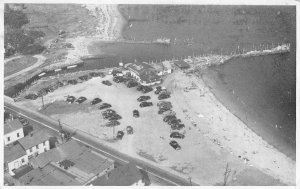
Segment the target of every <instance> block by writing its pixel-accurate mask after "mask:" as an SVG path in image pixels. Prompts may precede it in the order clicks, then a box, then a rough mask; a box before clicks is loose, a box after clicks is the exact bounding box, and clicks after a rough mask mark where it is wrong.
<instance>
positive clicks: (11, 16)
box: [4, 4, 29, 28]
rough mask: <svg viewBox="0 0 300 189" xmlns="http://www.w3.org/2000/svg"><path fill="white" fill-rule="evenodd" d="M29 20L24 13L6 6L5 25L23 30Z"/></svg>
mask: <svg viewBox="0 0 300 189" xmlns="http://www.w3.org/2000/svg"><path fill="white" fill-rule="evenodd" d="M28 23H29V20H28V18H27V16H26V14H24V13H23V12H22V11H20V10H13V9H11V8H9V6H8V5H7V4H6V5H5V9H4V25H8V26H10V27H12V28H21V27H22V26H23V25H25V24H28Z"/></svg>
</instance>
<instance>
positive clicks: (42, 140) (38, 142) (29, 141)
mask: <svg viewBox="0 0 300 189" xmlns="http://www.w3.org/2000/svg"><path fill="white" fill-rule="evenodd" d="M19 143H20V144H21V146H22V147H23V148H24V150H25V151H26V154H27V155H28V158H31V157H33V156H37V155H38V154H41V153H43V152H46V151H48V150H50V144H49V137H48V134H47V133H46V132H45V131H44V130H39V131H37V132H34V133H30V134H29V135H27V136H26V137H24V138H21V139H20V140H19Z"/></svg>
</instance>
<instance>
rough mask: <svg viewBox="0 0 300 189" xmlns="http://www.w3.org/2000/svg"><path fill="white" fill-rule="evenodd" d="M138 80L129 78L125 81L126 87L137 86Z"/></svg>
mask: <svg viewBox="0 0 300 189" xmlns="http://www.w3.org/2000/svg"><path fill="white" fill-rule="evenodd" d="M138 84H139V83H138V82H136V81H135V80H129V81H128V82H127V87H128V88H131V87H136V86H138Z"/></svg>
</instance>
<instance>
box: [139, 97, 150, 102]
mask: <svg viewBox="0 0 300 189" xmlns="http://www.w3.org/2000/svg"><path fill="white" fill-rule="evenodd" d="M150 98H151V97H150V96H140V97H139V98H138V99H137V101H139V102H142V101H146V100H150Z"/></svg>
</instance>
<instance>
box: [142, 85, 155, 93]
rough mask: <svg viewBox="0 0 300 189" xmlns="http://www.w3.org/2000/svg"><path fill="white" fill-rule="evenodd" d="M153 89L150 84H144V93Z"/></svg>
mask: <svg viewBox="0 0 300 189" xmlns="http://www.w3.org/2000/svg"><path fill="white" fill-rule="evenodd" d="M152 90H153V89H152V87H149V86H143V89H142V91H143V93H148V92H150V91H152Z"/></svg>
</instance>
